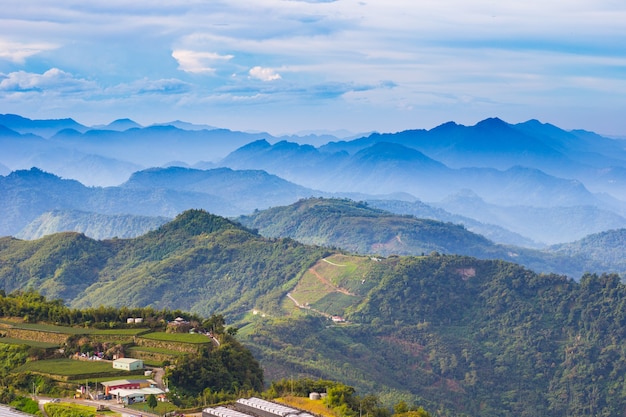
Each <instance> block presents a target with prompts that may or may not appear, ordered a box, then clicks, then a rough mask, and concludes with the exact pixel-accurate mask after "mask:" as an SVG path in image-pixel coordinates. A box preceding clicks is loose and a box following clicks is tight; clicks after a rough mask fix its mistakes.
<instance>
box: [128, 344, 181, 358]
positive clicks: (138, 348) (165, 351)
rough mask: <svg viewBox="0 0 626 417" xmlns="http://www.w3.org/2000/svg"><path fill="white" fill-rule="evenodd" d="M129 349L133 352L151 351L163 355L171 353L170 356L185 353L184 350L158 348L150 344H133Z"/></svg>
mask: <svg viewBox="0 0 626 417" xmlns="http://www.w3.org/2000/svg"><path fill="white" fill-rule="evenodd" d="M129 351H130V352H131V353H132V352H150V353H161V354H163V355H169V356H182V355H184V353H183V352H180V351H178V350H172V349H165V348H156V347H149V346H133V347H131V348H130V349H129Z"/></svg>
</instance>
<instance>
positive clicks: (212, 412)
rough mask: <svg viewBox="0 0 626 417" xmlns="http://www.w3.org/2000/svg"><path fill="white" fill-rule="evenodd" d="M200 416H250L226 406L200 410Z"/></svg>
mask: <svg viewBox="0 0 626 417" xmlns="http://www.w3.org/2000/svg"><path fill="white" fill-rule="evenodd" d="M202 417H250V415H249V414H245V413H241V412H239V411H235V410H232V409H230V408H226V407H215V408H205V409H204V410H202Z"/></svg>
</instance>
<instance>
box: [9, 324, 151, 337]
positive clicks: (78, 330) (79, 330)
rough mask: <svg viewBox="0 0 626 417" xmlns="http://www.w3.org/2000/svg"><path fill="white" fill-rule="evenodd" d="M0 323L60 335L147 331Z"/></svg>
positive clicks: (137, 332)
mask: <svg viewBox="0 0 626 417" xmlns="http://www.w3.org/2000/svg"><path fill="white" fill-rule="evenodd" d="M0 323H2V324H7V325H9V326H11V327H14V328H16V329H24V330H35V331H38V332H49V333H60V334H98V335H122V336H134V335H138V334H141V333H145V332H147V331H149V329H147V328H133V329H94V328H89V327H70V326H57V325H54V324H45V323H20V322H17V321H11V320H0Z"/></svg>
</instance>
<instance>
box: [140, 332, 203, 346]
mask: <svg viewBox="0 0 626 417" xmlns="http://www.w3.org/2000/svg"><path fill="white" fill-rule="evenodd" d="M141 338H142V339H150V340H161V341H164V342H180V343H195V344H205V343H211V339H210V338H209V337H207V336H205V335H202V334H197V333H164V332H154V333H146V334H143V335H141Z"/></svg>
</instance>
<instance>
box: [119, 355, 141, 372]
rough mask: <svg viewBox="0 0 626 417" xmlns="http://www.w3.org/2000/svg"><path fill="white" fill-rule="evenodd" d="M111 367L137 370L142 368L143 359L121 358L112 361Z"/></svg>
mask: <svg viewBox="0 0 626 417" xmlns="http://www.w3.org/2000/svg"><path fill="white" fill-rule="evenodd" d="M113 369H122V370H124V371H137V370H139V369H143V361H142V360H141V359H133V358H121V359H116V360H114V361H113Z"/></svg>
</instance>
